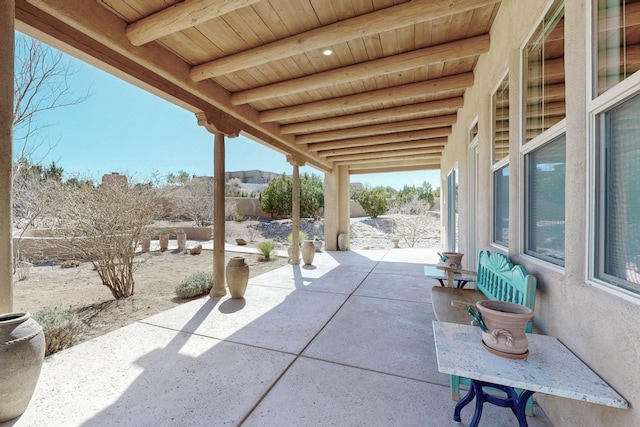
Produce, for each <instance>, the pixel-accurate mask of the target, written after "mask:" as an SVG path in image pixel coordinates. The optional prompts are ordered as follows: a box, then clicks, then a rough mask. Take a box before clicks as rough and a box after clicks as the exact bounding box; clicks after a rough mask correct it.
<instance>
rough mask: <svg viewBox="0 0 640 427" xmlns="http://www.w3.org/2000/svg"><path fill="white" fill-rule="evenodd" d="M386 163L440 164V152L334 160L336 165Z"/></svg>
mask: <svg viewBox="0 0 640 427" xmlns="http://www.w3.org/2000/svg"><path fill="white" fill-rule="evenodd" d="M384 163H392V164H403V163H404V164H416V163H420V164H425V163H435V164H440V154H419V155H415V156H401V157H379V158H376V159H357V160H350V161H336V162H333V165H334V166H341V165H367V164H370V165H371V164H378V165H381V164H384Z"/></svg>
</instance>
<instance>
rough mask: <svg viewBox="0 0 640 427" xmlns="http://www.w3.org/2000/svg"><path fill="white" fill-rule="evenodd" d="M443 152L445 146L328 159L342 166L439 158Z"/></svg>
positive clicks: (330, 157)
mask: <svg viewBox="0 0 640 427" xmlns="http://www.w3.org/2000/svg"><path fill="white" fill-rule="evenodd" d="M391 145H393V144H391ZM442 150H444V146H440V147H438V148H412V149H407V150H397V151H385V152H384V153H381V152H379V151H378V152H373V153H371V152H367V153H361V154H349V155H344V156H329V157H327V160H331V161H333V162H334V164H341V163H350V162H352V161H357V160H362V159H368V160H369V161H371V160H376V159H380V158H381V157H382V158H385V159H392V158H394V157H411V156H420V155H423V154H429V155H431V156H435V157H438V158H439V157H440V156H441V155H442Z"/></svg>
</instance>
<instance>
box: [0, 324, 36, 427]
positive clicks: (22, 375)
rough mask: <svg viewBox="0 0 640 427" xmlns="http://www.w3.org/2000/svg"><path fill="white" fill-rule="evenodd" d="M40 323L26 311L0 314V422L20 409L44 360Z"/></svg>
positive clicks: (29, 393)
mask: <svg viewBox="0 0 640 427" xmlns="http://www.w3.org/2000/svg"><path fill="white" fill-rule="evenodd" d="M44 350H45V339H44V333H43V332H42V327H41V326H40V325H39V324H38V322H36V321H35V320H33V319H32V318H31V315H30V314H29V313H7V314H0V378H2V380H1V381H0V422H3V421H7V420H10V419H12V418H15V417H18V416H20V415H22V414H23V413H24V411H25V410H26V409H27V406H28V405H29V401H30V400H31V397H32V396H33V392H34V391H35V389H36V384H37V382H38V377H40V369H41V368H42V362H43V361H44Z"/></svg>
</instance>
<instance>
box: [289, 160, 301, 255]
mask: <svg viewBox="0 0 640 427" xmlns="http://www.w3.org/2000/svg"><path fill="white" fill-rule="evenodd" d="M287 162H289V163H290V164H291V165H292V166H293V188H292V189H291V191H292V193H293V194H292V195H291V237H292V239H291V246H292V247H291V260H289V262H291V264H300V169H299V168H300V166H304V161H302V160H299V159H296V158H295V157H293V156H287Z"/></svg>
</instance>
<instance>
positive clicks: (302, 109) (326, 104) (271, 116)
mask: <svg viewBox="0 0 640 427" xmlns="http://www.w3.org/2000/svg"><path fill="white" fill-rule="evenodd" d="M472 85H473V73H463V74H455V75H452V76H447V77H441V78H438V79H431V80H423V81H421V82H417V83H413V84H410V85H406V86H409V88H408V90H406V91H403V92H402V94H403V95H406V94H407V93H411V92H412V91H413V94H414V95H415V94H420V95H437V94H440V93H444V92H450V91H459V90H465V89H466V88H468V87H470V86H472ZM402 87H404V86H397V87H394V88H388V89H379V90H377V91H373V92H368V93H374V94H375V95H377V96H378V97H379V98H380V99H384V98H385V97H387V98H389V97H390V96H392V95H394V94H396V93H397V92H398V89H400V88H402ZM405 92H406V93H405ZM360 98H363V100H362V101H361V100H360ZM406 98H407V97H406V96H404V97H403V99H406ZM451 99H458V104H456V105H458V108H460V107H462V104H463V99H462V97H459V98H451ZM370 101H371V98H369V97H367V96H366V94H356V95H348V96H343V97H339V98H334V99H330V100H322V101H315V102H309V103H307V104H298V105H292V106H289V107H282V108H276V109H273V110H267V111H263V112H261V113H260V121H261V122H262V123H267V122H277V121H283V120H295V119H297V118H301V117H307V116H312V115H314V114H326V113H328V112H335V111H341V110H343V109H345V108H349V107H358V106H363V105H368V103H370ZM429 102H437V101H429ZM419 105H420V104H413V106H412V107H410V106H404V107H397V108H398V110H395V111H392V110H391V109H389V110H379V111H370V112H366V113H362V114H358V115H351V116H350V117H349V119H348V121H349V124H350V125H351V126H353V124H352V123H353V122H352V121H353V120H355V119H356V118H357V119H359V122H358V124H362V123H365V121H364V118H365V117H369V116H370V115H374V114H378V116H377V117H375V119H374V120H378V119H381V118H383V114H384V113H383V111H389V113H390V114H391V115H393V114H396V113H398V114H400V108H419V107H418V106H419ZM427 108H428V107H427ZM411 113H415V111H411ZM384 117H388V116H384ZM322 120H326V121H327V123H330V122H329V120H335V123H336V124H335V125H332V126H334V127H339V126H340V120H347V119H346V118H331V119H322ZM317 122H318V123H321V122H320V120H318V121H317ZM307 123H309V122H307ZM314 123H315V121H314ZM287 126H294V125H287ZM283 127H285V126H283ZM321 129H322V128H320V127H318V128H316V129H315V130H321ZM291 133H297V132H291Z"/></svg>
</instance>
